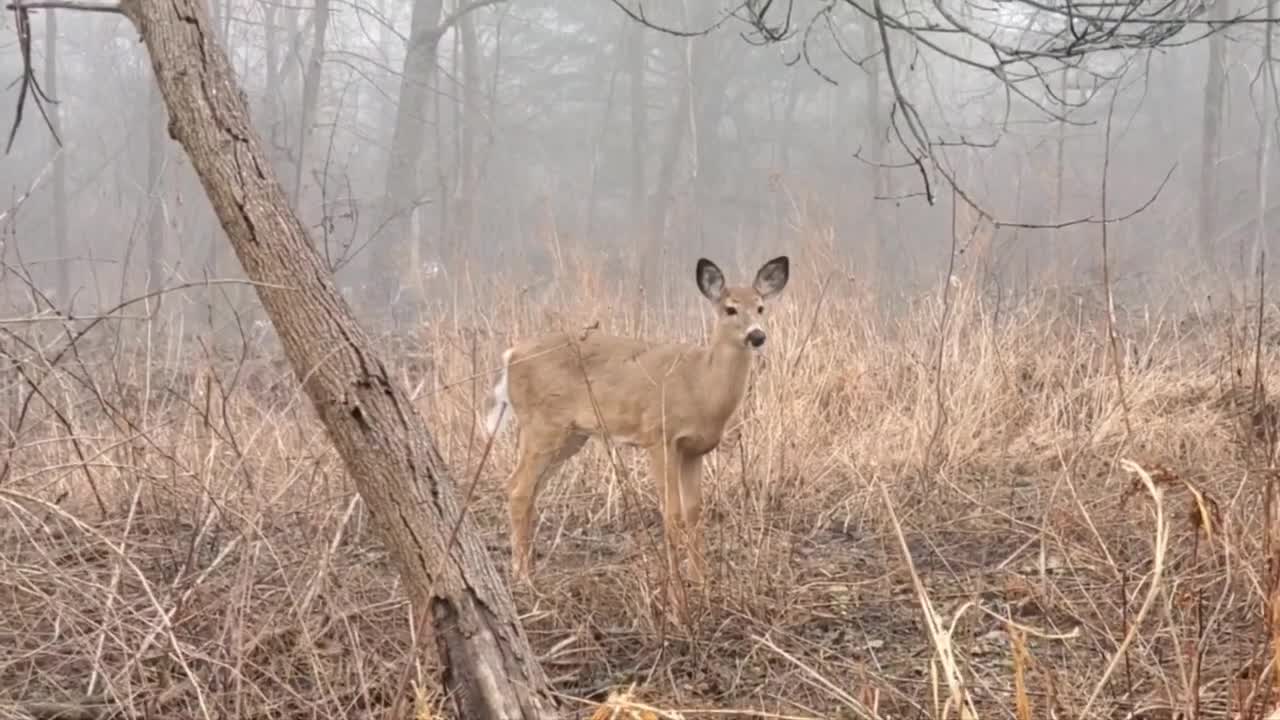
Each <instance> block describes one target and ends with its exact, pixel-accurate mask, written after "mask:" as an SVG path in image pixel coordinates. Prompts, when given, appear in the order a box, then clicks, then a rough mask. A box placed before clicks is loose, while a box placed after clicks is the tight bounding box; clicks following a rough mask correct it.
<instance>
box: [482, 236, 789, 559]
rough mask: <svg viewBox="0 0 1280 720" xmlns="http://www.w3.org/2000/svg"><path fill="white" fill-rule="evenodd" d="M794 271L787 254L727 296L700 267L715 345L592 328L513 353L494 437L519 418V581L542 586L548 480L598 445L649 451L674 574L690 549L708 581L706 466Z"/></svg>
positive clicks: (514, 477)
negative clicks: (538, 517)
mask: <svg viewBox="0 0 1280 720" xmlns="http://www.w3.org/2000/svg"><path fill="white" fill-rule="evenodd" d="M790 267H791V266H790V260H789V259H788V258H787V256H785V255H783V256H779V257H776V258H774V259H772V260H770V261H768V262H766V263H765V264H764V265H763V266H761V267H760V269H759V270H758V271H757V272H756V276H755V280H754V281H753V282H752V284H751V285H750V286H739V287H727V286H726V285H725V278H724V273H723V272H721V270H720V268H719V267H718V266H717V265H716V264H715V263H713V262H711V261H710V260H708V259H706V258H700V259H699V260H698V262H697V267H696V268H695V279H696V282H697V287H698V290H699V291H701V293H702V295H703V296H704V297H705V298H706V299H707V300H708V301H710V302H711V304H712V305H713V306H714V307H715V327H714V329H713V330H712V332H711V335H710V338H709V342H707V343H706V344H705V345H695V344H689V343H678V342H667V341H652V340H645V339H639V338H631V337H620V336H615V335H607V334H603V333H599V332H592V331H590V330H589V331H587V332H585V333H581V332H553V333H548V334H544V335H540V336H535V337H531V338H528V339H524V340H522V341H519V342H516V343H515V344H513V345H512V346H511V347H509V348H508V349H507V350H506V351H504V352H503V353H502V368H501V370H500V371H499V372H500V375H499V378H498V381H497V384H496V385H495V386H494V388H493V401H492V402H493V404H492V407H491V409H490V411H489V414H488V416H487V418H486V422H485V429H486V430H487V432H488V434H489V437H490V438H495V437H496V436H497V434H498V433H499V432H501V431H502V429H503V428H505V427H506V426H507V423H508V421H509V420H510V419H512V418H514V419H515V421H516V424H517V425H518V428H519V429H518V435H517V441H516V455H517V458H516V463H515V466H514V468H513V469H512V471H511V474H510V476H509V478H508V480H507V492H508V510H509V512H510V522H511V526H510V534H511V555H512V558H511V572H512V576H513V579H514V580H516V581H517V582H524V583H531V582H532V572H533V566H534V557H533V548H532V547H531V542H532V535H533V529H534V518H535V506H536V503H537V498H538V495H539V493H540V492H541V491H542V489H543V486H544V484H545V482H546V481H547V480H548V479H549V478H550V477H551V476H552V475H554V474H555V473H556V472H557V471H558V470H559V468H560V466H561V465H563V464H564V463H565V462H566V461H568V460H570V459H571V458H572V457H573V456H574V455H576V454H577V453H578V451H579V450H581V449H582V448H583V446H584V445H585V444H586V442H587V441H588V440H589V439H591V438H593V437H594V438H598V439H606V438H607V439H608V440H610V441H612V442H614V443H615V444H620V445H629V446H632V447H638V448H642V449H643V450H645V451H647V453H648V457H649V469H650V473H651V475H653V477H654V481H655V485H656V487H657V488H658V489H659V492H660V494H661V505H660V509H661V513H662V519H663V534H664V537H665V539H666V543H665V545H666V549H667V553H666V559H667V566H668V570H669V573H671V577H676V575H675V573H677V572H678V569H677V568H678V564H679V559H680V556H679V554H678V552H677V548H678V547H683V549H684V551H685V555H686V557H687V558H688V560H689V566H690V568H689V569H690V572H689V579H690V580H691V581H693V582H695V583H698V584H701V583H702V582H703V581H704V580H705V577H706V559H705V555H704V554H703V549H704V548H703V537H702V524H701V521H702V487H701V482H702V461H703V456H704V455H706V454H707V453H709V452H711V451H712V450H714V449H715V448H716V447H717V446H718V445H719V444H720V441H721V439H722V437H723V436H724V431H725V427H726V425H727V424H728V422H729V420H730V418H731V417H732V416H733V414H734V413H735V411H736V410H737V409H738V407H739V405H740V404H741V403H742V399H743V396H744V395H745V394H746V389H747V379H748V371H749V370H750V367H751V363H752V357H753V353H754V352H755V351H758V350H759V349H760V348H761V346H763V345H764V342H765V339H766V337H767V335H766V334H765V329H764V328H765V301H767V300H769V299H771V298H773V297H774V296H776V295H777V294H778V293H780V292H781V291H782V289H783V288H784V287H786V285H787V280H788V279H789V277H790V273H791V270H790Z"/></svg>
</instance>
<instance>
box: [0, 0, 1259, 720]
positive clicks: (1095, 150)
mask: <svg viewBox="0 0 1280 720" xmlns="http://www.w3.org/2000/svg"><path fill="white" fill-rule="evenodd" d="M1268 1H1270V0H1268ZM84 4H87V2H86V3H80V2H68V3H63V5H64V7H61V8H59V9H57V10H54V11H49V10H47V9H40V10H35V9H33V10H31V11H30V12H29V13H25V14H23V13H17V12H14V13H12V14H11V13H7V12H6V13H5V14H4V15H3V16H0V17H2V18H3V19H0V79H3V80H4V81H5V83H6V84H5V85H4V91H3V93H0V129H3V130H4V131H5V133H6V136H7V133H8V130H9V128H10V127H13V126H16V132H15V135H14V137H13V139H12V147H11V148H10V149H9V151H8V152H7V154H5V155H3V156H0V191H2V192H3V194H4V195H3V197H0V248H2V250H0V253H2V254H0V260H2V262H3V265H2V266H0V358H2V363H0V364H2V366H3V369H2V370H0V378H2V383H3V384H2V385H0V388H2V390H0V398H2V399H0V427H2V429H3V432H0V443H2V444H3V450H4V452H3V456H2V457H0V718H3V717H32V716H34V717H55V716H57V715H56V712H58V711H63V710H66V709H67V708H69V707H74V708H75V710H76V712H80V713H84V714H80V715H76V716H75V717H86V718H88V717H93V718H97V717H103V718H105V717H115V716H119V717H143V716H150V717H251V718H268V717H271V718H284V717H289V718H293V717H369V718H374V717H376V718H390V717H397V718H403V717H421V718H425V717H435V716H444V715H447V714H448V713H449V703H448V702H447V700H446V699H444V698H442V697H441V693H440V687H439V685H438V683H437V680H436V678H437V675H438V673H437V672H436V670H437V668H434V667H433V662H434V657H433V655H432V653H431V652H430V650H429V649H428V650H427V651H425V652H422V651H420V649H419V648H418V647H417V645H418V643H417V638H418V636H419V632H418V630H419V628H416V627H414V625H413V622H412V617H411V613H410V612H409V606H408V602H407V600H406V598H405V590H404V587H403V586H402V584H401V582H400V579H399V577H398V575H397V572H396V569H395V567H394V566H393V564H392V563H391V562H390V560H389V559H388V556H387V551H386V549H385V548H384V546H383V544H382V542H381V539H380V537H379V536H378V534H377V532H376V531H375V526H374V524H373V523H372V522H371V520H370V518H369V515H368V512H367V509H366V507H365V505H364V502H363V501H362V500H361V497H360V495H358V494H357V493H356V490H355V484H354V483H353V480H352V478H350V477H349V476H348V473H347V472H346V470H345V469H344V466H343V463H342V461H341V460H340V458H339V457H338V456H337V454H336V453H335V451H334V449H333V445H332V443H331V441H330V438H329V437H328V436H327V435H326V433H325V429H324V427H323V426H322V425H321V424H320V423H319V422H318V421H317V418H316V412H315V410H314V409H313V408H312V406H311V405H310V404H309V403H308V400H307V397H306V396H305V395H303V394H302V393H301V391H300V390H299V382H298V375H296V374H295V373H294V371H293V370H292V369H291V368H290V367H289V364H288V363H287V362H286V360H285V358H284V356H283V354H282V353H281V349H280V346H279V343H278V341H277V338H276V336H275V333H274V330H273V328H272V325H271V322H270V321H269V320H268V318H267V317H266V315H265V314H264V313H263V312H262V309H261V306H260V304H259V301H258V298H257V296H256V295H255V292H254V288H253V287H252V285H251V284H249V283H248V282H247V281H246V280H245V276H244V273H243V271H242V268H241V267H240V264H239V263H238V261H237V258H236V255H235V254H234V253H233V252H232V248H231V245H230V244H229V243H228V241H227V236H226V234H225V233H224V230H223V227H222V226H221V225H220V224H219V222H218V220H217V218H216V217H215V215H214V213H213V211H212V210H211V206H210V202H209V200H208V199H207V198H206V195H205V192H204V189H203V188H202V187H201V184H200V181H199V179H198V178H197V176H196V174H195V173H194V172H193V171H192V169H191V163H190V161H189V159H188V157H187V156H186V155H185V154H184V153H183V150H182V148H181V147H179V146H178V145H177V144H176V143H175V142H173V141H172V140H171V139H170V137H169V130H168V120H167V118H166V110H165V106H164V103H163V102H162V98H161V95H160V93H159V92H158V90H157V89H156V87H157V86H156V82H155V78H154V76H153V71H152V66H151V64H150V63H149V61H148V59H147V55H146V51H145V49H144V48H143V47H142V45H141V44H140V42H139V40H138V33H137V32H136V31H135V30H134V28H133V27H131V25H130V23H129V21H128V20H126V19H125V18H124V17H121V16H119V15H116V14H110V13H92V12H84V11H83V7H77V6H81V5H84ZM722 5H723V7H722ZM641 8H642V9H643V17H644V18H645V19H646V20H647V22H648V26H646V24H645V23H642V22H640V21H638V20H637V18H636V16H637V15H640V13H641V10H640V9H641ZM209 12H210V14H211V16H212V20H213V24H214V25H215V26H216V28H217V32H218V34H219V40H220V41H221V42H222V43H223V44H224V46H225V47H226V50H227V52H228V53H229V56H230V59H231V61H232V64H233V66H234V69H235V71H236V73H237V74H238V80H239V82H240V83H241V85H242V87H243V89H244V92H245V95H246V97H247V100H248V103H249V106H250V110H251V113H252V118H253V122H254V124H255V125H256V129H257V132H258V133H259V136H260V138H261V140H262V142H263V146H264V148H265V149H266V151H267V153H268V155H269V159H270V163H271V164H272V166H273V168H274V171H275V173H276V174H277V176H278V177H279V179H280V181H281V183H282V185H283V187H284V191H285V193H286V194H287V196H288V199H289V201H290V202H291V203H292V205H293V207H294V209H295V210H296V212H297V214H298V216H299V217H300V219H301V220H302V222H303V223H304V224H305V225H306V227H307V228H308V229H309V231H310V234H311V238H312V240H313V243H314V247H315V248H316V251H317V252H318V253H319V254H320V255H321V256H322V257H323V259H324V262H325V264H326V266H327V267H328V268H329V269H330V270H331V271H332V272H333V273H334V277H335V278H336V281H337V284H338V286H339V287H340V289H341V291H342V293H343V295H344V296H345V297H346V298H347V299H348V301H350V303H351V304H352V307H353V308H354V309H355V312H356V314H357V316H358V318H359V320H360V323H361V324H362V325H363V326H364V327H365V328H366V329H367V330H368V331H369V332H370V333H371V334H372V335H373V337H374V339H375V340H376V342H377V344H378V348H379V350H380V351H381V353H382V357H383V359H384V360H385V361H386V363H387V364H388V366H389V367H390V368H391V370H392V372H393V374H394V375H395V377H396V379H397V380H398V381H399V382H400V383H401V384H402V385H403V387H404V388H405V389H406V390H407V392H409V393H410V395H411V397H412V398H413V401H414V403H415V405H416V407H417V409H418V411H419V412H420V413H421V414H422V415H423V417H424V418H425V420H426V422H427V425H428V427H429V428H430V429H431V431H432V433H433V436H434V438H435V442H436V443H437V444H438V446H439V450H440V453H441V454H442V456H443V458H444V460H445V461H446V463H447V466H448V469H449V472H450V473H451V474H452V476H453V478H454V481H455V484H456V487H457V492H458V493H459V495H460V497H465V502H466V507H467V512H468V513H470V514H471V516H472V517H473V518H474V519H475V520H476V522H477V523H478V525H479V527H480V529H481V531H482V533H483V537H484V541H485V543H486V544H487V546H488V548H489V549H490V550H491V554H492V558H493V562H494V563H495V564H496V565H497V567H499V568H501V569H502V570H503V571H504V572H505V569H506V568H507V565H508V558H509V553H510V548H509V545H508V539H507V527H508V520H507V514H506V507H505V501H506V493H505V485H504V484H505V480H506V476H507V473H508V472H509V471H510V468H511V464H512V462H513V455H514V452H513V450H514V448H513V436H512V435H504V436H500V437H499V438H498V439H497V441H496V442H495V443H494V444H493V446H492V448H488V447H487V446H486V442H485V438H484V436H483V433H482V432H481V431H480V428H479V427H478V420H479V416H480V415H483V413H484V412H485V411H486V410H487V407H486V405H485V403H486V402H488V393H489V390H490V388H491V386H492V384H493V382H494V371H495V370H496V369H497V367H498V365H499V356H500V354H501V353H502V351H503V350H504V349H505V348H506V347H507V346H508V345H509V344H510V343H511V342H513V341H514V340H516V339H519V338H522V337H526V336H528V335H530V334H532V333H537V332H542V331H549V330H561V329H574V328H583V327H586V326H588V325H591V324H593V323H597V322H598V323H599V324H600V326H601V328H602V329H605V330H608V331H610V332H615V333H618V334H623V335H635V336H644V337H654V338H675V339H685V340H690V341H695V342H696V341H701V340H703V339H704V338H705V336H706V333H707V331H708V330H709V328H710V326H711V322H712V315H711V313H710V312H709V309H710V306H708V305H707V303H706V302H705V301H704V300H703V299H702V297H701V295H699V293H698V291H697V288H696V286H695V282H694V264H695V262H696V261H697V259H698V258H699V257H702V256H706V257H709V258H711V259H713V260H715V261H716V262H717V263H719V264H720V265H721V266H722V267H723V268H724V269H725V271H726V272H727V273H728V274H729V275H730V276H731V277H730V278H729V279H730V281H731V282H747V281H749V279H750V278H749V275H748V273H750V272H754V269H755V268H756V267H758V266H759V265H760V263H762V262H764V261H765V260H766V259H768V258H770V257H773V256H776V255H780V254H788V255H790V257H791V259H792V265H791V267H792V270H791V282H790V285H789V286H788V288H787V289H786V291H785V292H784V293H783V294H782V296H780V298H779V299H778V300H776V301H775V302H774V303H773V305H772V306H771V309H770V315H769V318H768V322H769V338H770V339H769V341H768V343H767V344H766V346H765V348H764V350H763V352H762V354H761V357H760V358H759V359H758V361H757V362H756V363H755V368H754V370H753V375H752V380H751V384H750V387H749V391H748V395H747V397H746V400H745V401H744V403H743V406H742V408H741V410H740V411H739V415H738V422H736V423H735V424H733V425H732V426H731V428H730V430H729V432H728V434H727V436H726V438H725V440H724V442H723V443H722V444H721V446H720V448H719V449H718V450H717V451H715V452H713V453H712V454H711V455H710V456H708V464H707V471H706V479H705V481H704V487H705V490H704V492H705V493H706V497H707V501H706V502H707V508H708V509H707V514H708V515H709V518H710V521H709V522H710V525H709V528H708V531H707V545H708V551H709V554H710V558H709V559H710V564H711V568H712V577H711V579H710V581H709V584H708V585H707V587H706V589H705V591H703V592H701V593H695V596H694V599H693V603H694V609H695V617H694V621H693V622H692V623H691V624H689V625H688V626H680V625H678V624H673V623H672V622H671V621H670V619H669V617H668V615H667V614H666V613H665V612H664V609H663V607H662V604H663V583H664V582H665V578H664V573H665V569H664V565H663V562H662V560H663V556H662V550H661V542H662V523H661V522H660V520H659V516H658V513H657V507H658V506H657V497H656V495H655V492H654V487H653V483H652V482H651V480H650V478H649V477H648V469H647V468H648V466H647V464H646V463H645V462H644V458H643V456H642V454H640V453H636V452H633V451H631V450H628V449H625V448H619V449H616V450H615V451H614V452H610V451H609V450H607V449H606V447H605V446H604V445H602V444H592V445H589V446H588V449H587V450H585V451H584V452H583V453H581V454H580V455H579V456H578V457H577V458H576V459H575V460H574V461H573V462H572V463H569V464H568V465H566V467H565V468H564V470H563V472H562V473H561V474H560V475H559V476H558V477H557V478H555V479H553V480H552V481H551V484H550V486H549V488H548V490H547V491H546V493H545V494H544V496H543V499H542V500H541V502H540V506H539V508H540V510H541V519H540V521H539V524H538V530H537V533H538V539H539V540H538V542H539V551H540V553H541V558H540V561H539V567H538V574H537V577H536V581H537V584H536V586H535V587H534V588H529V587H520V586H516V587H513V588H512V593H513V594H514V599H515V603H516V607H517V608H518V610H519V612H520V613H521V622H522V624H523V627H524V629H525V631H526V632H527V633H528V635H529V638H530V641H531V642H532V644H533V647H534V649H535V650H536V651H537V652H538V653H539V654H540V658H539V659H540V662H541V665H542V667H543V668H544V669H545V671H546V673H547V675H548V676H549V678H550V680H551V682H552V684H553V686H554V687H555V689H556V690H557V691H559V692H560V693H562V699H563V701H564V702H565V704H566V707H568V708H570V709H572V710H574V711H575V712H580V713H582V714H586V715H589V714H590V713H591V712H592V711H593V710H594V708H595V706H594V705H593V703H600V702H603V701H605V700H606V699H608V698H611V697H612V703H613V707H614V709H615V710H616V711H618V712H619V713H622V714H620V715H618V716H619V717H674V716H675V715H674V713H680V714H681V715H683V716H684V717H725V716H728V717H779V718H781V717H787V718H813V717H821V718H835V717H850V718H851V717H882V718H889V717H894V718H905V717H931V718H939V719H941V718H943V717H1016V718H1018V719H1019V720H1030V718H1033V717H1035V718H1041V717H1059V718H1062V717H1090V718H1093V717H1109V718H1119V717H1139V718H1157V717H1158V718H1173V717H1182V718H1187V719H1192V718H1199V717H1226V716H1228V714H1230V716H1231V717H1233V718H1235V717H1239V718H1254V717H1263V716H1265V715H1266V714H1267V713H1269V712H1273V710H1274V708H1275V706H1276V704H1277V702H1280V697H1273V694H1272V693H1273V690H1272V688H1276V689H1280V674H1278V673H1280V668H1277V667H1276V664H1277V663H1280V604H1278V603H1277V602H1276V600H1280V585H1278V584H1277V583H1278V582H1280V545H1277V544H1276V541H1277V540H1280V517H1277V515H1276V512H1275V510H1274V509H1272V507H1271V504H1272V503H1273V502H1275V500H1273V499H1272V498H1273V495H1274V494H1275V491H1276V490H1275V486H1276V482H1275V481H1276V480H1277V479H1280V470H1278V469H1277V467H1276V461H1277V451H1276V435H1277V428H1278V423H1280V421H1278V418H1280V410H1277V407H1276V404H1275V403H1274V401H1272V400H1271V398H1270V390H1271V388H1273V387H1274V386H1275V384H1276V382H1277V379H1280V361H1278V360H1277V357H1276V350H1277V346H1280V334H1277V331H1278V330H1280V328H1277V327H1276V325H1275V313H1276V312H1277V308H1276V305H1275V303H1276V300H1275V298H1274V297H1273V295H1274V293H1272V292H1271V291H1270V287H1271V286H1272V283H1271V278H1272V277H1274V276H1275V275H1276V271H1277V270H1280V268H1278V267H1277V265H1276V252H1275V251H1276V250H1277V249H1278V248H1276V247H1275V245H1276V244H1275V242H1274V241H1273V236H1274V232H1275V231H1274V228H1275V227H1277V226H1278V225H1280V216H1278V215H1277V211H1280V204H1276V203H1277V202H1278V201H1280V192H1277V191H1276V186H1277V184H1276V168H1275V165H1276V163H1275V162H1273V159H1274V158H1273V156H1274V155H1275V153H1276V146H1277V144H1278V143H1280V137H1277V132H1278V127H1277V118H1278V117H1280V113H1278V112H1277V110H1278V107H1277V96H1278V95H1280V93H1278V92H1277V83H1276V80H1275V77H1274V68H1273V66H1274V63H1275V61H1274V60H1272V61H1271V62H1270V63H1268V62H1266V58H1267V57H1268V56H1269V54H1270V55H1274V54H1275V53H1274V51H1272V50H1271V44H1272V41H1271V38H1270V33H1269V30H1268V29H1269V28H1270V27H1271V26H1272V25H1273V24H1274V23H1272V22H1270V21H1269V18H1273V17H1276V12H1275V9H1274V7H1269V6H1268V5H1267V4H1265V3H1263V2H1262V1H1261V0H1216V1H1214V2H1210V3H1208V4H1206V3H1202V2H1191V1H1190V0H1172V1H1171V2H1158V3H1157V2H1151V1H1150V0H1133V2H1122V1H1121V0H1116V1H1115V2H1110V1H1109V0H1108V1H1104V2H1100V3H1092V4H1081V3H1075V4H1073V3H1072V2H1066V3H1065V4H1064V3H1063V2H1061V0H1048V1H1042V0H941V1H940V2H937V3H932V4H921V3H911V2H905V0H874V2H871V1H870V0H868V1H867V2H860V1H859V2H855V1H854V0H830V1H817V0H795V1H794V2H786V1H784V0H775V1H774V2H773V3H769V2H760V1H759V0H755V1H752V2H746V3H741V4H737V5H728V4H723V3H711V2H698V1H697V0H683V2H681V1H677V0H654V1H653V2H645V3H643V4H640V5H637V4H636V3H635V2H634V0H618V1H617V2H616V3H615V2H609V1H607V0H593V1H590V2H588V1H585V0H558V1H551V0H541V1H539V0H478V1H475V0H472V1H466V0H406V1H403V2H402V1H401V0H314V1H313V2H298V1H295V0H211V4H210V6H209ZM726 13H731V14H728V15H726ZM748 19H753V20H754V25H753V23H752V22H748ZM28 20H29V25H28V24H26V23H27V22H28ZM704 30H705V32H704ZM24 31H26V35H27V38H26V39H24ZM675 31H687V32H683V33H682V32H675ZM886 42H887V43H888V50H889V52H888V53H886V52H885V49H886V46H885V43H886ZM27 45H29V58H27V59H28V62H26V63H24V47H25V46H27ZM1015 51H1018V52H1021V53H1023V54H1022V55H1020V56H1019V55H1017V52H1015ZM886 60H888V62H886ZM28 71H29V72H30V76H29V78H28V79H29V80H31V81H34V82H35V83H38V85H39V91H32V89H31V87H32V86H31V85H28V86H27V87H26V89H25V90H24V85H23V83H22V82H21V81H20V78H22V77H23V76H24V73H25V72H28ZM10 80H12V81H13V83H12V84H8V83H9V81H10ZM24 93H25V94H24ZM42 94H43V97H42ZM24 97H25V102H22V103H21V104H20V100H22V99H23V98H24ZM55 101H56V102H55ZM19 107H21V112H22V117H21V123H20V124H18V123H17V119H18V118H17V113H18V110H19ZM6 139H7V137H6ZM1104 219H1106V220H1107V221H1105V222H1104V221H1103V220H1104ZM1129 463H1136V466H1135V465H1132V464H1129ZM1139 467H1140V468H1141V469H1142V470H1141V472H1139ZM356 481H357V482H358V479H356ZM956 697H963V702H964V703H965V704H966V708H965V709H964V710H963V711H962V710H961V709H959V708H958V707H956V706H955V704H954V701H949V700H948V698H956ZM634 703H645V704H648V705H650V706H652V708H653V710H651V711H641V710H637V709H636V707H637V706H636V705H635V704H634ZM644 712H653V713H657V714H651V715H645V714H644ZM626 713H632V714H631V715H627V714H626ZM1051 713H1052V715H1051ZM68 717H69V716H68Z"/></svg>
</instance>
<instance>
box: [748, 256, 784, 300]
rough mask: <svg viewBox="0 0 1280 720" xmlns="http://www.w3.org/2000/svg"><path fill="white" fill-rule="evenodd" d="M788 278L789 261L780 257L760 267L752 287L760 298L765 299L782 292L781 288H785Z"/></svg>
mask: <svg viewBox="0 0 1280 720" xmlns="http://www.w3.org/2000/svg"><path fill="white" fill-rule="evenodd" d="M790 277H791V260H789V259H788V258H787V256H786V255H780V256H778V257H776V258H774V259H772V260H770V261H769V262H767V263H765V264H764V265H763V266H761V267H760V271H759V272H757V273H756V281H755V283H753V284H752V287H754V288H755V291H756V292H758V293H760V297H764V298H767V297H770V296H772V295H777V294H778V293H779V292H782V288H784V287H786V286H787V280H788V279H790Z"/></svg>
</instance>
